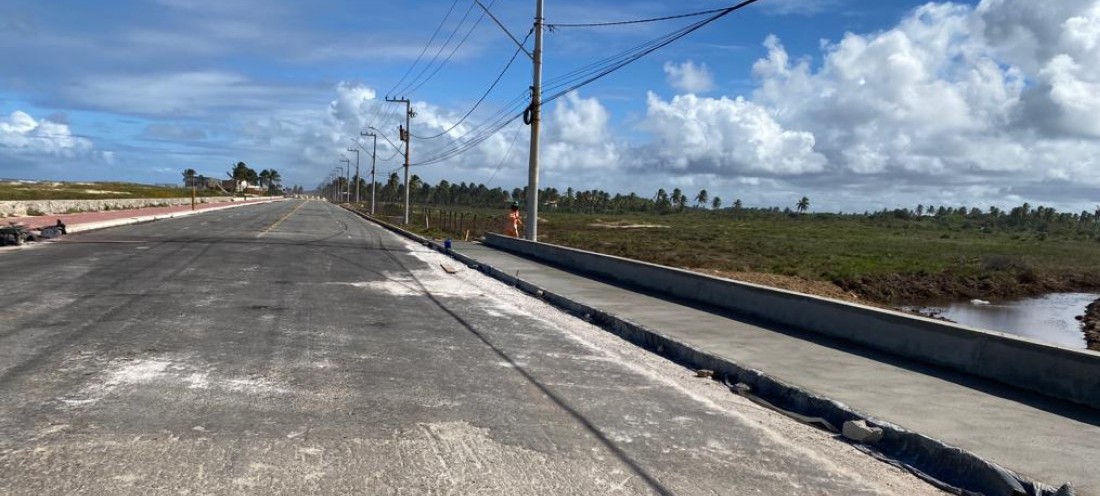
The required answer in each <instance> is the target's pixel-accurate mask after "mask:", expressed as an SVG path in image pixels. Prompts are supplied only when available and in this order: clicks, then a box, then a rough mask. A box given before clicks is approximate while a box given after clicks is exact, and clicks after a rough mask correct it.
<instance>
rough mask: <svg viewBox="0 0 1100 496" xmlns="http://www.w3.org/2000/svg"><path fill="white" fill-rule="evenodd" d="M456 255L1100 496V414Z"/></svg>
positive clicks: (478, 254)
mask: <svg viewBox="0 0 1100 496" xmlns="http://www.w3.org/2000/svg"><path fill="white" fill-rule="evenodd" d="M454 250H455V251H457V252H459V253H462V254H464V255H466V256H468V257H470V258H473V259H475V260H477V261H478V262H479V263H482V264H486V265H490V266H492V267H494V268H496V269H498V270H500V271H503V272H505V273H508V274H510V275H516V276H517V277H518V278H519V279H522V280H524V281H526V282H529V283H531V284H533V285H535V286H538V287H540V288H542V289H545V290H546V291H550V292H554V293H557V294H563V295H568V296H569V297H570V299H572V300H574V301H577V302H579V303H582V304H585V305H588V306H591V307H593V308H597V309H600V310H602V311H605V312H607V313H609V314H612V315H614V316H616V317H619V318H621V319H624V320H627V321H630V322H634V323H636V324H640V325H642V326H645V327H648V328H651V329H657V330H660V332H661V333H663V334H664V335H666V336H668V337H670V338H672V339H675V340H677V341H680V342H683V343H685V344H688V345H690V346H693V347H695V348H698V349H701V350H705V351H707V352H709V353H712V354H714V355H717V356H720V357H722V358H725V359H728V360H730V361H732V362H735V363H737V364H739V365H741V366H744V367H751V368H753V369H757V370H760V371H761V372H763V373H765V374H767V375H769V376H771V377H773V378H775V379H778V380H781V381H784V382H786V383H789V384H792V385H794V386H797V387H801V388H804V389H806V390H808V391H811V392H813V393H816V394H819V395H821V396H824V397H827V398H830V399H832V400H835V401H839V402H841V403H845V404H847V405H848V406H850V407H852V408H853V409H855V410H857V411H860V412H863V413H864V414H866V415H868V416H870V417H874V418H876V419H880V420H884V421H886V422H890V423H893V424H896V425H899V426H901V427H904V428H906V429H909V430H912V431H915V432H918V433H921V434H924V435H927V436H930V437H933V438H936V439H939V440H941V441H943V442H945V443H947V444H950V445H953V446H957V447H959V448H963V449H966V450H969V451H971V452H974V453H976V454H977V455H979V456H981V457H982V458H984V459H986V460H989V461H992V462H994V463H997V464H999V465H1001V466H1004V467H1006V468H1008V469H1010V470H1013V471H1015V472H1017V473H1019V474H1021V475H1024V476H1026V477H1028V478H1030V479H1033V480H1038V481H1041V482H1045V483H1047V484H1050V485H1054V486H1059V485H1061V484H1062V483H1064V482H1070V483H1072V484H1073V486H1074V488H1075V489H1076V491H1077V494H1091V495H1098V496H1100V473H1097V471H1096V463H1097V460H1100V412H1098V411H1096V410H1093V409H1089V408H1086V407H1081V406H1077V405H1073V404H1070V403H1063V402H1059V401H1057V400H1051V399H1049V398H1046V397H1043V396H1040V395H1037V394H1032V393H1027V392H1024V391H1021V390H1016V389H1013V388H1010V387H1006V386H1002V385H999V384H995V383H993V382H991V381H986V380H980V379H975V378H972V377H969V376H965V375H962V374H957V373H952V372H947V371H943V370H940V369H937V368H933V367H929V366H926V365H922V364H918V363H914V362H911V361H906V360H902V359H898V358H896V357H892V356H889V355H885V354H882V353H878V352H874V351H871V350H867V349H864V348H861V347H857V346H853V345H851V344H848V343H844V342H839V341H836V340H830V339H826V338H821V337H818V336H811V335H806V334H803V333H799V332H796V331H792V330H789V329H780V328H776V327H774V326H770V325H766V324H760V323H753V322H746V321H743V320H740V319H737V318H735V317H731V316H728V315H723V314H721V313H718V312H711V311H707V310H702V309H698V308H693V307H691V306H688V305H687V304H681V303H676V302H671V301H668V300H665V299H659V298H655V297H651V296H647V295H644V294H639V293H637V292H633V291H630V290H628V289H623V288H620V287H618V286H614V285H610V284H605V283H602V282H599V281H595V280H592V279H589V278H586V277H583V276H579V275H575V274H572V273H569V272H566V271H562V270H558V269H555V268H552V267H548V266H546V265H542V264H539V263H537V262H533V261H530V260H527V259H525V258H521V257H518V256H515V255H511V254H509V253H506V252H502V251H498V250H495V249H492V248H489V247H486V246H484V245H481V244H475V243H462V242H459V243H455V245H454Z"/></svg>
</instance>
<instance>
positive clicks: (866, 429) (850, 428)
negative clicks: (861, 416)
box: [840, 420, 882, 444]
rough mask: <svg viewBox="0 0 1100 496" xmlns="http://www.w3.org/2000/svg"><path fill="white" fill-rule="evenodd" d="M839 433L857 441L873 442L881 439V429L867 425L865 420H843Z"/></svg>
mask: <svg viewBox="0 0 1100 496" xmlns="http://www.w3.org/2000/svg"><path fill="white" fill-rule="evenodd" d="M840 434H841V435H843V436H844V437H846V438H848V439H851V440H852V441H855V442H857V443H867V444H874V443H877V442H878V441H879V440H880V439H882V429H881V428H879V427H872V426H869V425H867V421H866V420H855V421H853V420H849V421H847V422H844V427H843V429H841V431H840Z"/></svg>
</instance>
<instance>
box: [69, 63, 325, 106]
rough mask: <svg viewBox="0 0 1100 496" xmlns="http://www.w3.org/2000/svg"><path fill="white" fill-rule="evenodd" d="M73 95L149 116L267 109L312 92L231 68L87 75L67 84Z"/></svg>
mask: <svg viewBox="0 0 1100 496" xmlns="http://www.w3.org/2000/svg"><path fill="white" fill-rule="evenodd" d="M65 91H66V93H67V96H68V97H69V99H71V100H73V101H75V102H78V103H80V104H82V105H85V106H88V107H90V108H94V109H102V110H107V111H111V112H116V113H122V114H136V115H146V116H169V117H179V116H204V115H213V114H220V113H224V112H226V111H231V110H268V109H270V108H271V107H272V106H274V105H276V104H278V105H281V106H288V105H292V104H294V103H300V102H302V101H303V100H306V99H308V98H309V97H310V96H312V95H313V93H312V92H311V91H308V90H307V89H305V88H302V87H281V86H274V85H268V84H261V83H257V82H255V81H252V80H251V79H249V78H248V77H246V76H243V75H240V74H236V73H232V72H227V71H194V72H176V73H165V74H152V73H145V74H124V75H114V74H112V75H100V76H92V77H89V78H88V79H87V80H86V82H84V83H81V84H75V85H71V86H69V87H67V88H66V90H65Z"/></svg>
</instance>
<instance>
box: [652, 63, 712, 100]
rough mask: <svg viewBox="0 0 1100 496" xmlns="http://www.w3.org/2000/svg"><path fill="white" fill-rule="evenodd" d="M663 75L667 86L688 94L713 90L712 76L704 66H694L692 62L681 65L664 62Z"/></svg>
mask: <svg viewBox="0 0 1100 496" xmlns="http://www.w3.org/2000/svg"><path fill="white" fill-rule="evenodd" d="M664 69H665V74H666V76H667V77H668V84H669V85H671V86H672V87H673V88H676V89H678V90H682V91H686V92H688V93H706V92H708V91H710V90H713V89H714V76H712V75H711V73H710V69H708V68H707V65H706V64H699V65H695V62H693V61H690V60H688V61H685V62H683V63H681V64H673V63H672V62H665V66H664Z"/></svg>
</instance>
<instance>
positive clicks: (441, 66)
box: [408, 0, 496, 94]
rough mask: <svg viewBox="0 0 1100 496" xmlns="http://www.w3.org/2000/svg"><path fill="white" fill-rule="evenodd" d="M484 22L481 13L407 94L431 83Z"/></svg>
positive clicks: (492, 2)
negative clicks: (433, 67) (425, 76)
mask: <svg viewBox="0 0 1100 496" xmlns="http://www.w3.org/2000/svg"><path fill="white" fill-rule="evenodd" d="M494 3H496V0H492V1H491V2H489V7H492V6H493V4H494ZM484 20H485V12H484V11H483V12H482V13H481V15H480V16H478V18H477V20H476V21H474V24H473V25H472V26H470V29H468V30H466V35H465V36H463V37H462V39H461V40H459V42H458V44H456V45H455V46H454V48H452V49H451V53H449V54H447V58H446V59H443V62H440V63H439V65H437V66H436V67H435V69H433V70H432V72H431V74H428V77H427V78H425V79H424V80H423V81H421V82H420V83H419V84H417V85H416V86H413V87H412V88H411V89H409V90H408V93H410V94H412V93H416V90H418V89H420V88H421V87H422V86H424V84H425V83H427V82H428V81H431V79H432V78H433V77H435V75H436V74H437V73H439V70H440V69H442V68H443V66H445V65H447V62H450V61H451V58H453V57H454V55H455V53H457V52H458V49H459V48H462V45H465V44H466V40H468V39H470V35H471V34H473V33H474V30H475V29H477V27H478V26H480V25H481V21H484Z"/></svg>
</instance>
